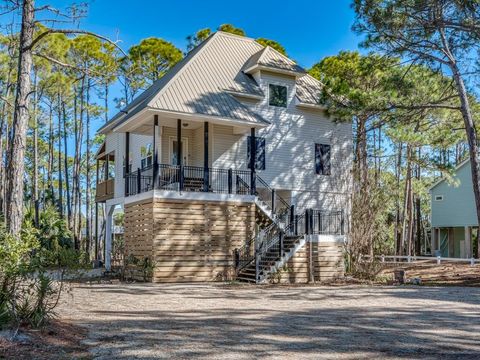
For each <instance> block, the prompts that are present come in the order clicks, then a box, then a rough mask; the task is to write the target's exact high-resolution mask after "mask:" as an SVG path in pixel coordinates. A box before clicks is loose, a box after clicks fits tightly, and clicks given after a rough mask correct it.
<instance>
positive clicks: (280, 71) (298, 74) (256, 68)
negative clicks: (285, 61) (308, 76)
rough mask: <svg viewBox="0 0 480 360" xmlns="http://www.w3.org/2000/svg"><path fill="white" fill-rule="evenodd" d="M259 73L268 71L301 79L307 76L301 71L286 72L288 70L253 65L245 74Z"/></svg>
mask: <svg viewBox="0 0 480 360" xmlns="http://www.w3.org/2000/svg"><path fill="white" fill-rule="evenodd" d="M257 71H268V72H273V73H278V74H283V75H289V76H294V77H295V78H299V77H302V76H304V75H305V73H304V72H299V71H293V70H286V69H279V68H276V67H271V66H265V65H253V66H250V67H249V68H247V69H245V70H244V71H243V72H244V73H246V74H250V75H252V74H254V73H255V72H257Z"/></svg>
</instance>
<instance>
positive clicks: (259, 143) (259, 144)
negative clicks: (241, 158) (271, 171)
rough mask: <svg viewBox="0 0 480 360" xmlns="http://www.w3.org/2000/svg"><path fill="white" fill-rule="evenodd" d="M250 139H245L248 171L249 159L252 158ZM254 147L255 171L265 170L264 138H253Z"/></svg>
mask: <svg viewBox="0 0 480 360" xmlns="http://www.w3.org/2000/svg"><path fill="white" fill-rule="evenodd" d="M251 139H252V137H251V136H249V137H248V138H247V166H248V168H249V169H250V168H251V167H250V157H251V156H252V145H251V143H252V141H251ZM255 143H256V145H255V147H256V148H257V149H256V150H257V151H256V156H255V170H265V138H263V137H255Z"/></svg>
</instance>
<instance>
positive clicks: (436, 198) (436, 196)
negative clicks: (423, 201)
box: [433, 195, 443, 201]
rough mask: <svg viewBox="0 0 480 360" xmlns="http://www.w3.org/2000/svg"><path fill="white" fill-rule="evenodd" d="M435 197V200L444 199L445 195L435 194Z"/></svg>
mask: <svg viewBox="0 0 480 360" xmlns="http://www.w3.org/2000/svg"><path fill="white" fill-rule="evenodd" d="M433 198H434V200H435V201H443V195H435V196H434V197H433Z"/></svg>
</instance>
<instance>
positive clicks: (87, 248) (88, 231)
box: [85, 80, 92, 260]
mask: <svg viewBox="0 0 480 360" xmlns="http://www.w3.org/2000/svg"><path fill="white" fill-rule="evenodd" d="M89 105H90V80H88V81H87V101H86V110H85V113H86V117H87V124H86V125H87V128H86V141H87V151H86V152H87V153H86V158H87V160H86V191H85V209H86V211H85V214H86V223H85V226H86V232H85V240H86V241H85V251H86V253H87V259H88V260H90V250H91V249H90V247H91V243H92V242H91V240H92V239H91V229H90V224H91V221H90V220H91V218H90V215H91V214H90V213H91V211H90V210H91V209H90V187H91V184H90V172H91V168H90V145H91V144H90V111H89V108H88V107H89Z"/></svg>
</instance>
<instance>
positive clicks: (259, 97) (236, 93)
mask: <svg viewBox="0 0 480 360" xmlns="http://www.w3.org/2000/svg"><path fill="white" fill-rule="evenodd" d="M225 92H226V93H227V94H230V95H233V96H237V97H242V98H247V99H253V100H263V99H264V98H265V96H264V95H257V94H249V93H243V92H239V91H231V90H225Z"/></svg>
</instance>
